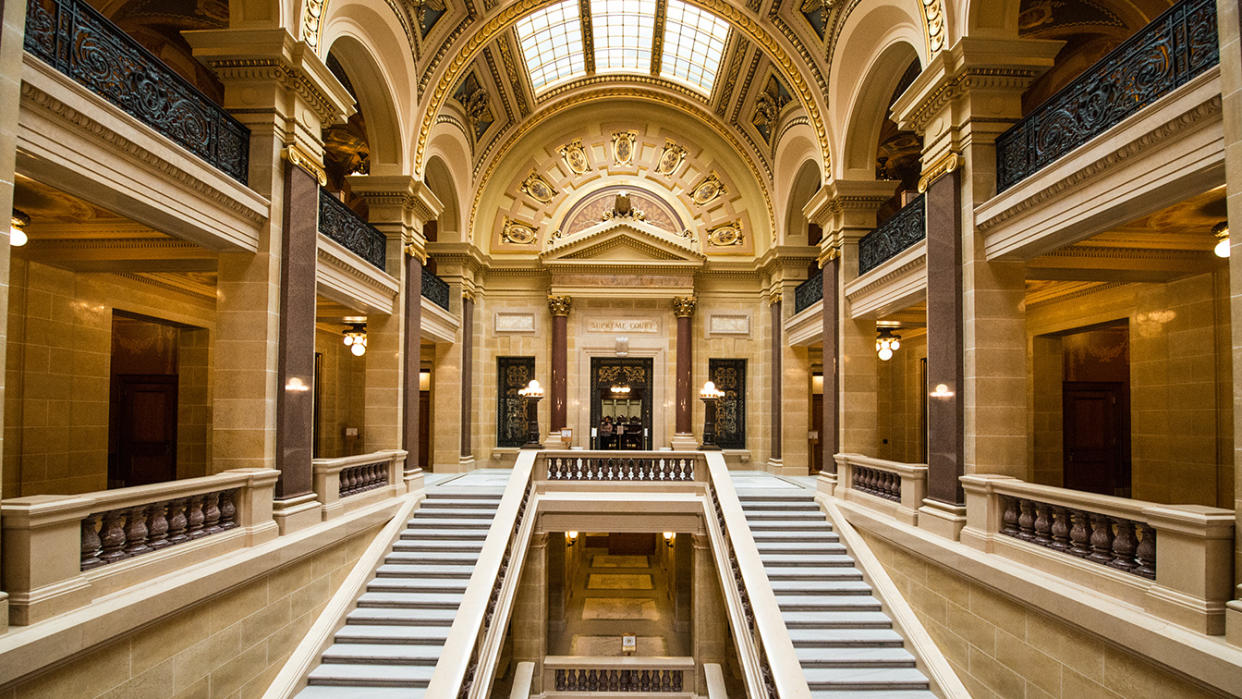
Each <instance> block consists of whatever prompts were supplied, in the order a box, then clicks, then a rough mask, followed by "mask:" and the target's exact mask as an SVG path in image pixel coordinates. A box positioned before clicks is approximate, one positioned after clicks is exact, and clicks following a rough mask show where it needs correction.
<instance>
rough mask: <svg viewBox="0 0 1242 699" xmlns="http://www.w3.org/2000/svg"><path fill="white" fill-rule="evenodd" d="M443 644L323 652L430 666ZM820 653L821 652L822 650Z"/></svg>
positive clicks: (339, 646) (344, 658)
mask: <svg viewBox="0 0 1242 699" xmlns="http://www.w3.org/2000/svg"><path fill="white" fill-rule="evenodd" d="M442 650H444V644H434V645H411V644H401V645H397V644H392V643H340V642H338V643H335V644H333V645H332V647H331V648H329V649H328V650H326V651H324V654H323V662H325V663H354V664H359V663H360V664H365V665H432V666H434V665H435V664H436V663H437V662H438V661H439V660H440V652H441V651H442ZM820 652H823V651H822V649H821V650H820Z"/></svg>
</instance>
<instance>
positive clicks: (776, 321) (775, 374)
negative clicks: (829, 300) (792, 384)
mask: <svg viewBox="0 0 1242 699" xmlns="http://www.w3.org/2000/svg"><path fill="white" fill-rule="evenodd" d="M768 311H769V313H771V316H772V456H771V462H770V463H769V464H768V468H769V470H774V471H777V472H779V470H780V461H781V436H782V434H783V432H782V430H781V380H782V378H783V377H784V372H783V371H782V369H781V355H782V353H783V352H782V350H783V349H784V346H783V343H782V342H781V331H782V329H783V328H782V327H781V298H780V296H777V297H775V299H774V300H773V301H772V303H771V304H769V306H768Z"/></svg>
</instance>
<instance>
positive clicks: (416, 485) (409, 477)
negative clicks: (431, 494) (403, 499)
mask: <svg viewBox="0 0 1242 699" xmlns="http://www.w3.org/2000/svg"><path fill="white" fill-rule="evenodd" d="M402 480H403V481H405V490H404V491H403V492H406V493H414V492H421V491H422V490H424V489H425V488H426V487H427V483H426V479H425V478H424V477H423V470H422V469H421V468H416V469H414V470H413V471H406V472H405V473H404V474H403V475H402Z"/></svg>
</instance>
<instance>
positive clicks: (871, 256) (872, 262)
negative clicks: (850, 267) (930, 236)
mask: <svg viewBox="0 0 1242 699" xmlns="http://www.w3.org/2000/svg"><path fill="white" fill-rule="evenodd" d="M926 237H927V197H926V196H925V195H922V194H920V195H918V196H917V197H915V198H914V200H912V201H911V202H910V203H909V204H906V205H905V206H904V207H902V208H901V210H900V211H898V212H897V213H895V214H893V217H892V218H890V219H889V220H887V221H885V222H884V225H882V226H880V227H879V228H876V229H875V230H874V231H871V232H870V233H868V234H867V235H865V236H863V237H862V239H861V240H859V241H858V273H859V274H866V273H867V272H870V271H871V270H873V269H875V268H876V267H879V266H880V265H881V264H883V263H884V262H886V261H887V260H890V259H892V258H893V257H895V256H896V255H897V253H899V252H901V251H902V250H905V249H906V248H908V247H910V246H911V245H914V244H915V243H917V242H919V241H920V240H922V239H924V238H926Z"/></svg>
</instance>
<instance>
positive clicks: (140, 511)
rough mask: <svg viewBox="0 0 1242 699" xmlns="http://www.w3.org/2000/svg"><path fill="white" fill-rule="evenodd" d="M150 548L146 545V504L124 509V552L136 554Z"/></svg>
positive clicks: (130, 554)
mask: <svg viewBox="0 0 1242 699" xmlns="http://www.w3.org/2000/svg"><path fill="white" fill-rule="evenodd" d="M150 550H151V547H150V546H147V506H146V505H139V506H138V507H131V508H129V509H127V510H125V553H126V555H129V556H136V555H138V554H140V553H146V552H148V551H150Z"/></svg>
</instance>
